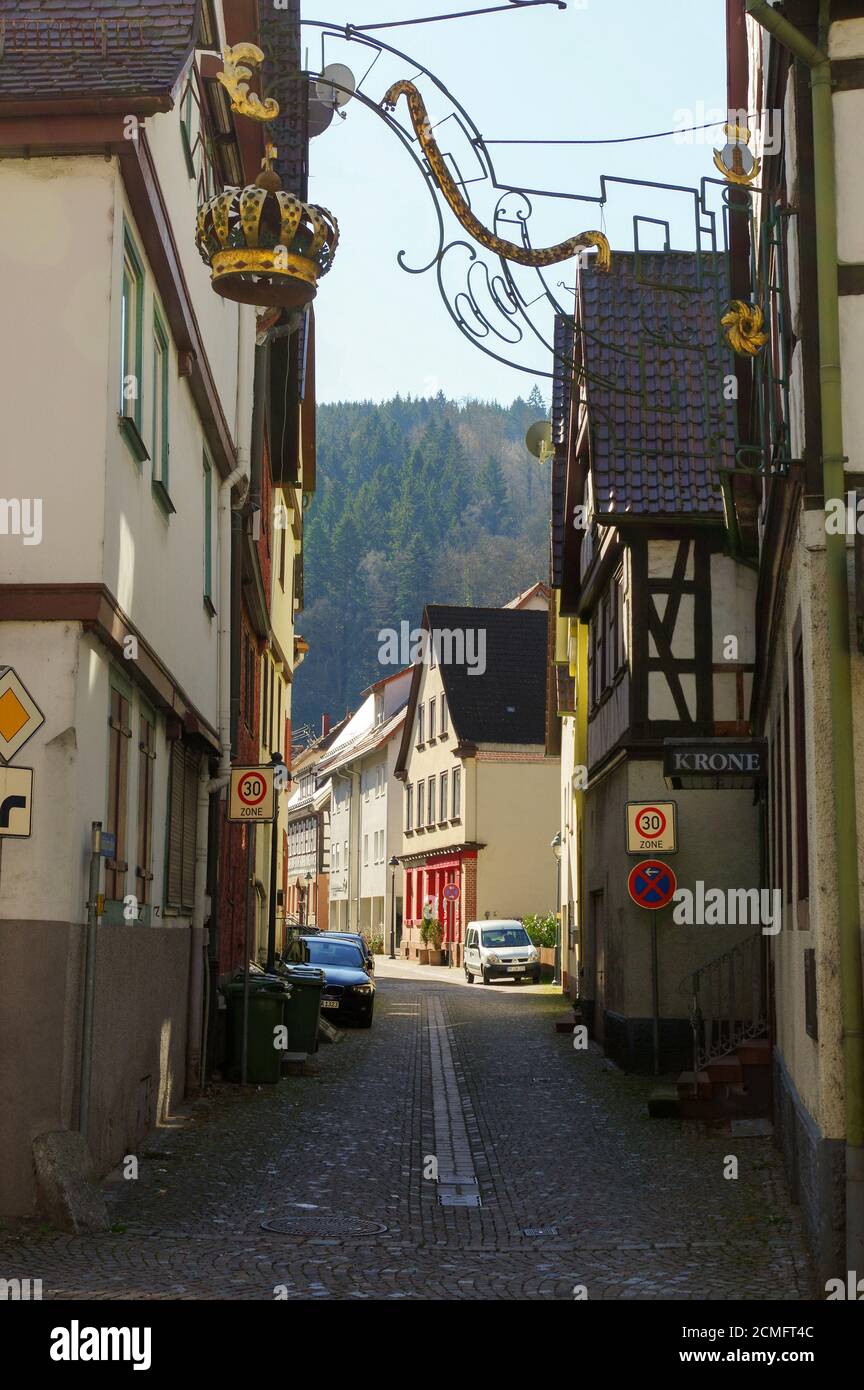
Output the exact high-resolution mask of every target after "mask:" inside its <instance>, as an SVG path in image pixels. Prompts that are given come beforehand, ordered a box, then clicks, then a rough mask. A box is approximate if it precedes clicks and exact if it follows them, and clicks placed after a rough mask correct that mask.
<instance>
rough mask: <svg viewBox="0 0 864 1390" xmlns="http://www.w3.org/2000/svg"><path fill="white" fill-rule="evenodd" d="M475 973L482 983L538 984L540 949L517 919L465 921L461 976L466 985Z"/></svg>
mask: <svg viewBox="0 0 864 1390" xmlns="http://www.w3.org/2000/svg"><path fill="white" fill-rule="evenodd" d="M475 975H479V977H480V979H481V980H482V981H483V983H484V985H488V984H489V982H490V981H491V980H505V979H511V980H515V982H516V983H517V984H518V983H519V981H520V980H524V979H529V980H531V981H532V982H533V983H534V984H535V985H539V983H540V952H539V951H538V950H537V948H536V946H534V945H532V943H531V938H530V936H529V935H528V933H527V931H526V930H525V928H524V927H523V925H522V923H521V922H516V921H513V920H510V919H501V920H495V921H485V922H469V923H468V929H467V931H466V934H465V979H466V980H467V981H468V983H469V985H470V984H473V983H474V977H475Z"/></svg>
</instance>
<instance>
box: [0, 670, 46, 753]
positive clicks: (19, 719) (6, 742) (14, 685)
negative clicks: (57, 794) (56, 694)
mask: <svg viewBox="0 0 864 1390" xmlns="http://www.w3.org/2000/svg"><path fill="white" fill-rule="evenodd" d="M44 723H45V716H44V714H43V713H42V711H41V709H40V708H39V706H38V705H37V704H36V702H35V700H34V699H33V697H32V695H31V694H30V692H29V690H28V689H27V688H26V686H25V685H24V682H23V681H21V680H19V678H18V676H17V675H16V673H15V672H14V671H13V670H12V667H11V666H3V667H0V758H2V759H3V761H4V762H7V763H8V762H9V761H10V759H11V758H14V756H15V754H16V753H17V752H18V750H19V749H20V748H23V747H24V744H25V743H26V742H27V740H28V738H30V736H31V734H35V732H36V730H37V729H38V728H39V727H40V725H42V724H44Z"/></svg>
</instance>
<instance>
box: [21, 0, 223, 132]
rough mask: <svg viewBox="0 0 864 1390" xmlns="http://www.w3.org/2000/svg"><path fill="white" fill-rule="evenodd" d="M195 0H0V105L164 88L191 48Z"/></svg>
mask: <svg viewBox="0 0 864 1390" xmlns="http://www.w3.org/2000/svg"><path fill="white" fill-rule="evenodd" d="M197 8H198V6H197V3H196V0H126V3H123V0H24V3H23V4H22V3H21V0H0V31H2V38H3V44H2V53H0V113H2V109H3V106H4V105H6V104H7V103H12V102H14V103H15V104H16V105H20V104H22V103H28V104H31V103H34V102H36V103H38V101H39V100H40V99H44V100H50V101H58V100H61V99H63V98H66V99H75V98H87V99H90V100H94V101H98V100H100V99H102V100H106V99H109V98H112V97H113V98H117V97H136V96H137V97H155V96H160V95H167V94H168V93H169V92H170V91H171V90H172V88H173V86H174V84H175V83H176V81H177V78H178V77H179V75H180V73H181V71H182V68H183V64H184V63H185V61H186V59H187V57H188V56H189V53H190V52H191V49H192V43H193V37H194V32H195V23H196V14H197Z"/></svg>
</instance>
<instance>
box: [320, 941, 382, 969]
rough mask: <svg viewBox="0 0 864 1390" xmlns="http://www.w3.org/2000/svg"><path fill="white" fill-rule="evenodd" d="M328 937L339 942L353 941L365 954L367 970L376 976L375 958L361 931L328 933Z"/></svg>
mask: <svg viewBox="0 0 864 1390" xmlns="http://www.w3.org/2000/svg"><path fill="white" fill-rule="evenodd" d="M326 935H327V936H328V937H334V938H336V939H337V940H339V941H353V942H354V945H355V946H359V947H360V950H361V952H362V954H363V960H364V963H365V966H366V969H367V970H368V971H369V974H370V975H374V974H375V956H374V955H373V953H372V951H371V950H370V949H369V942H368V941H367V940H366V938H365V936H363V934H362V933H361V932H359V931H328V932H327V933H326Z"/></svg>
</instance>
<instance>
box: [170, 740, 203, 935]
mask: <svg viewBox="0 0 864 1390" xmlns="http://www.w3.org/2000/svg"><path fill="white" fill-rule="evenodd" d="M200 762H201V756H200V754H199V753H196V752H195V750H194V749H192V748H189V747H188V746H187V745H186V744H185V743H181V742H180V740H179V739H178V740H177V741H176V742H175V743H173V744H172V745H171V770H170V775H169V782H168V854H167V865H166V874H165V907H166V909H167V910H168V911H169V912H174V913H180V912H184V913H185V912H191V911H192V904H193V899H194V897H195V842H196V817H197V806H198V769H199V767H200Z"/></svg>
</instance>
